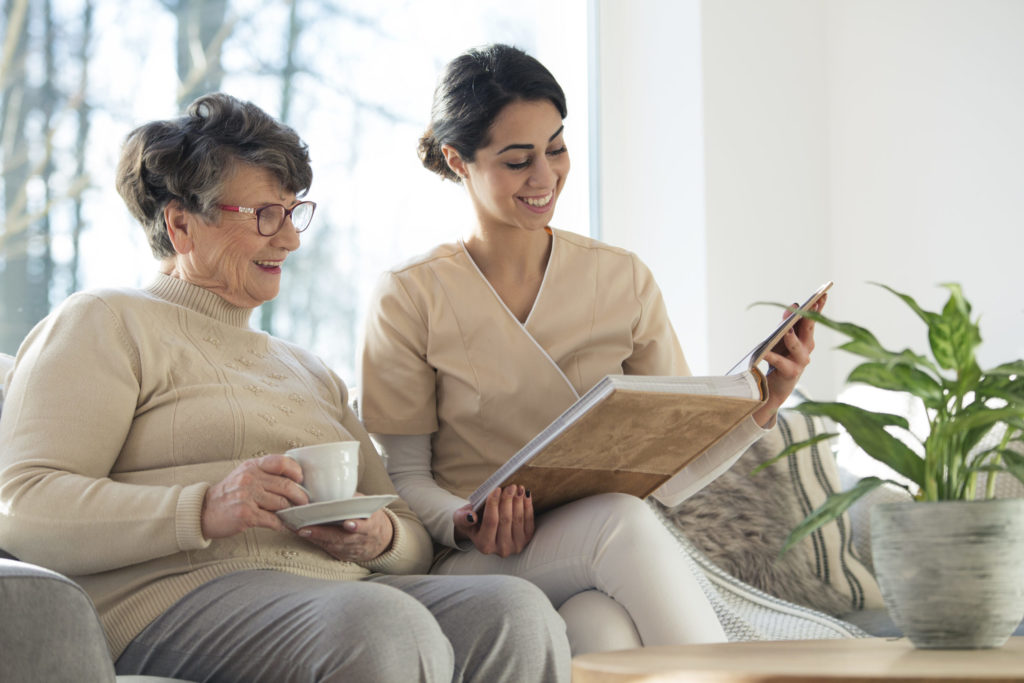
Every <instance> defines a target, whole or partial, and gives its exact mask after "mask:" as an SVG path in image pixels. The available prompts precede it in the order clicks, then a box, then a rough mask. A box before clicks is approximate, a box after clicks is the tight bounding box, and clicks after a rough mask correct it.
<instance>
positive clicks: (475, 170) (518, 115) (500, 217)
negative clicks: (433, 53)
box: [453, 100, 569, 231]
mask: <svg viewBox="0 0 1024 683" xmlns="http://www.w3.org/2000/svg"><path fill="white" fill-rule="evenodd" d="M489 133H490V136H489V142H488V144H487V145H486V146H484V147H481V148H480V149H479V150H477V152H476V159H475V160H474V161H472V162H469V163H465V162H463V161H462V160H461V159H458V160H456V161H457V163H456V164H454V165H453V167H457V168H456V171H457V172H459V173H460V174H461V175H462V176H463V179H464V182H465V184H466V188H467V190H468V192H469V195H470V199H471V200H472V202H473V207H474V209H475V210H476V214H477V218H478V220H479V222H480V228H481V229H482V230H484V231H487V230H492V229H500V228H510V227H511V228H519V229H524V230H542V229H544V228H546V227H547V226H548V224H549V223H550V221H551V218H552V216H553V215H554V211H555V206H556V204H557V203H558V195H559V193H561V191H562V187H563V186H564V185H565V179H566V176H567V175H568V174H569V152H568V149H567V148H566V146H565V140H564V138H563V126H562V117H561V114H559V112H558V109H557V108H555V106H554V105H553V104H552V103H551V102H550V101H548V100H519V101H516V102H512V103H511V104H509V105H508V106H506V107H505V108H504V109H503V110H502V111H501V113H500V114H498V116H497V118H495V119H494V123H493V124H492V125H491V127H490V130H489Z"/></svg>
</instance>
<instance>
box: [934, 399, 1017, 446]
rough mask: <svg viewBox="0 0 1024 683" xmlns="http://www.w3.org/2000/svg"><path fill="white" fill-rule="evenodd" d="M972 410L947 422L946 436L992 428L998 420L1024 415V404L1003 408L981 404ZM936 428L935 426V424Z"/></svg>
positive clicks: (944, 427)
mask: <svg viewBox="0 0 1024 683" xmlns="http://www.w3.org/2000/svg"><path fill="white" fill-rule="evenodd" d="M975 406H977V407H976V408H974V407H973V406H972V408H974V409H973V410H971V411H969V412H968V411H965V412H964V413H962V414H960V415H959V416H958V417H957V419H956V420H951V421H949V422H946V423H945V424H944V425H943V426H942V427H943V434H942V436H943V437H944V438H949V437H951V436H953V435H957V434H962V433H964V432H967V431H969V430H972V429H978V428H980V427H985V428H990V427H992V426H994V425H995V424H996V423H997V422H1006V421H1007V420H1010V419H1013V418H1022V417H1024V405H1015V406H1005V407H1002V408H989V407H986V406H983V405H981V404H975ZM933 430H934V426H933Z"/></svg>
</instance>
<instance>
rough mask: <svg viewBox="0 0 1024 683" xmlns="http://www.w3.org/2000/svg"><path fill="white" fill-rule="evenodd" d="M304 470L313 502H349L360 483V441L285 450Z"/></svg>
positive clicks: (306, 484)
mask: <svg viewBox="0 0 1024 683" xmlns="http://www.w3.org/2000/svg"><path fill="white" fill-rule="evenodd" d="M285 455H287V456H288V457H289V458H292V459H293V460H295V462H297V463H299V466H300V467H301V468H302V487H303V488H304V489H305V490H306V493H308V494H309V502H310V503H324V502H327V501H331V500H346V499H348V498H351V497H353V496H354V495H355V494H356V483H357V482H358V481H359V442H358V441H334V442H332V443H321V444H316V445H315V446H303V447H301V448H292V449H291V450H288V451H285Z"/></svg>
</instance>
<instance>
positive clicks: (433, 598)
mask: <svg viewBox="0 0 1024 683" xmlns="http://www.w3.org/2000/svg"><path fill="white" fill-rule="evenodd" d="M450 578H455V577H431V576H377V577H374V578H372V579H368V580H364V581H345V582H337V581H326V580H319V579H310V578H305V577H299V576H293V575H290V574H285V573H282V572H276V571H247V572H238V573H236V574H231V575H228V576H225V577H222V578H220V579H217V580H215V581H211V582H210V583H208V584H206V585H204V586H201V587H200V588H198V589H196V590H195V591H192V592H191V593H189V594H188V595H187V596H185V597H184V598H182V599H181V600H180V601H179V602H178V603H177V604H175V605H174V606H173V607H172V608H171V609H169V610H167V611H166V612H165V613H164V614H163V615H161V616H160V617H159V618H158V619H157V620H156V621H154V622H153V623H152V624H150V625H149V626H148V627H147V628H146V630H144V631H143V632H142V633H141V634H140V635H139V636H138V637H137V638H136V639H135V640H134V641H133V642H132V643H131V644H130V645H129V646H128V648H127V649H126V650H125V652H124V654H122V655H121V657H120V658H119V659H118V661H117V667H116V668H117V672H118V673H120V674H149V675H163V676H175V677H179V678H184V679H186V680H192V681H211V682H212V681H241V680H244V681H252V682H254V683H255V682H259V681H274V682H277V683H291V682H296V683H298V682H302V683H312V682H313V681H341V680H348V681H352V680H373V681H445V682H447V681H452V680H456V681H459V680H466V681H473V680H478V681H484V680H487V681H492V680H493V681H500V680H516V679H518V680H530V679H532V680H560V679H562V678H565V679H566V680H567V677H568V672H558V671H554V669H555V668H556V662H557V661H561V662H565V661H567V660H568V657H567V656H565V654H564V653H563V654H562V656H558V653H557V652H555V651H553V648H555V649H557V648H558V647H559V646H560V644H561V643H563V642H564V641H565V636H564V633H555V634H553V631H552V629H558V628H561V629H563V631H564V625H562V624H561V623H560V622H559V620H558V617H557V615H555V613H554V611H553V610H552V608H551V606H550V604H549V603H548V601H547V599H546V598H545V597H544V596H543V594H541V593H540V592H539V591H536V590H535V589H534V588H533V586H532V585H530V584H528V583H526V582H524V581H519V580H517V579H512V580H511V581H509V578H510V577H491V576H481V577H457V578H456V580H455V581H448V580H446V579H450ZM524 619H525V620H527V621H530V620H532V621H536V622H538V623H537V624H535V625H534V627H533V628H524V622H523V620H524ZM566 647H567V646H566ZM545 653H546V655H547V656H543V655H544V654H545ZM544 660H547V661H544ZM457 666H459V667H461V668H460V669H457V668H456V667H457ZM504 677H507V678H504Z"/></svg>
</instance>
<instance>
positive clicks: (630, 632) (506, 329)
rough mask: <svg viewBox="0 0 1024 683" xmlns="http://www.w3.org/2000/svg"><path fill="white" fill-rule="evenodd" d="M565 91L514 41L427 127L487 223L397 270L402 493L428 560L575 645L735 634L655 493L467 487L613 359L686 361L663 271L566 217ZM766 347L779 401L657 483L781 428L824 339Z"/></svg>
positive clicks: (685, 481) (375, 382)
mask: <svg viewBox="0 0 1024 683" xmlns="http://www.w3.org/2000/svg"><path fill="white" fill-rule="evenodd" d="M565 116H566V104H565V96H564V94H563V92H562V89H561V87H560V86H559V85H558V83H557V82H556V81H555V79H554V77H553V76H552V75H551V74H550V72H548V70H547V69H546V68H545V67H544V66H543V65H541V64H540V62H538V61H537V60H536V59H534V58H532V57H530V56H529V55H527V54H525V53H524V52H522V51H520V50H518V49H516V48H513V47H509V46H506V45H491V46H488V47H484V48H480V49H473V50H470V51H468V52H466V53H464V54H462V55H460V56H459V57H457V58H456V59H455V60H453V61H452V62H451V63H449V64H448V65H447V67H446V68H445V70H444V72H443V75H442V77H441V80H440V81H439V83H438V86H437V89H436V91H435V97H434V103H433V110H432V121H431V123H430V127H429V129H428V130H427V132H426V133H425V134H424V136H423V137H422V139H421V141H420V157H421V159H422V161H423V164H424V166H425V167H426V168H427V169H429V170H431V171H433V172H435V173H437V174H439V175H440V176H441V177H443V178H446V179H449V180H451V181H454V182H456V183H459V184H461V185H463V186H464V187H465V189H466V195H467V196H468V198H469V201H470V202H471V203H472V206H473V209H474V212H475V221H473V222H472V223H470V224H469V225H466V226H465V227H464V231H463V236H462V238H461V239H460V240H458V241H456V242H452V243H450V244H442V245H440V246H438V247H436V248H434V249H433V250H431V251H430V252H428V253H427V254H424V255H422V256H420V257H418V258H414V259H412V260H411V261H408V262H407V263H404V264H402V265H400V266H398V267H396V268H393V269H392V270H390V271H389V272H387V273H385V274H384V276H383V277H382V279H381V281H380V283H379V285H378V288H377V291H376V293H375V294H374V298H373V302H372V304H371V307H370V313H369V317H368V320H367V325H366V337H365V339H364V343H363V352H362V377H361V381H360V386H361V399H360V408H361V411H362V418H363V421H364V423H365V425H366V427H367V429H368V430H369V431H370V432H371V433H372V434H373V435H374V437H375V438H376V439H377V441H378V443H379V444H380V445H381V446H382V450H383V451H384V453H385V454H386V457H387V463H388V471H389V473H390V475H391V477H392V479H393V480H394V482H395V485H396V487H397V488H398V490H399V492H400V493H401V495H402V498H403V499H405V500H406V501H408V503H409V505H410V506H412V508H413V510H415V512H416V513H417V514H418V515H419V516H420V517H421V519H422V520H423V522H424V524H425V525H426V527H427V529H428V530H429V531H430V533H431V535H432V536H433V538H434V541H435V543H436V544H437V546H438V547H439V548H441V549H442V550H441V552H440V553H439V555H438V557H437V559H436V561H435V564H434V567H433V569H432V573H437V574H485V573H494V574H513V575H516V576H520V577H525V578H526V579H529V580H530V581H532V582H534V583H535V584H536V585H538V586H539V587H540V588H541V589H542V590H543V591H544V592H545V593H546V594H547V595H548V597H549V598H550V599H551V601H552V603H553V604H554V605H555V606H556V607H558V608H559V611H560V613H561V614H562V616H563V618H564V619H565V621H566V624H567V628H568V633H569V640H570V644H571V645H572V648H573V652H574V654H580V653H582V652H593V651H600V650H612V649H622V648H631V647H639V646H641V645H667V644H680V643H706V642H715V641H723V640H725V633H724V631H723V629H722V626H721V624H720V622H719V620H718V618H717V617H716V615H715V612H714V609H713V608H712V606H711V604H710V602H709V601H708V599H707V597H706V596H705V594H704V592H703V591H702V589H701V587H700V584H699V583H698V580H697V578H696V575H695V573H694V569H693V568H692V566H691V564H690V563H689V562H688V560H687V558H686V556H685V554H684V553H683V551H682V550H681V548H680V547H679V545H678V543H677V542H676V541H675V540H674V539H673V537H672V536H671V534H670V533H669V532H668V531H667V530H666V529H665V527H664V526H663V525H662V523H661V522H660V521H659V519H658V518H657V517H656V516H655V515H654V513H653V511H652V510H651V509H650V508H649V507H648V505H647V504H646V503H645V502H643V501H642V500H640V499H638V498H636V497H633V496H629V495H625V494H602V495H597V496H592V497H589V498H585V499H582V500H578V501H576V502H573V503H569V504H566V505H563V506H561V507H558V508H555V509H553V510H550V511H547V512H544V513H543V514H537V515H534V511H533V506H532V501H531V498H530V492H529V491H526V490H524V489H523V488H522V487H520V486H508V487H506V488H504V489H499V490H496V491H495V492H494V493H493V494H492V495H491V497H490V498H489V499H488V500H487V503H486V506H485V508H484V510H483V512H482V514H474V513H473V512H472V510H471V509H470V507H469V506H468V504H467V497H468V496H469V494H470V493H471V492H472V491H473V490H474V489H475V488H476V487H477V486H479V485H480V484H481V483H482V482H483V481H484V480H485V479H486V478H487V477H488V476H490V475H491V473H493V472H494V470H495V469H497V468H498V467H499V466H500V465H501V464H502V463H504V462H505V461H506V460H507V459H508V458H509V457H510V456H512V455H513V454H514V453H515V452H516V451H517V450H518V449H519V448H520V447H521V446H522V445H523V444H525V443H526V442H527V441H529V440H530V439H531V438H532V437H533V436H534V435H536V434H537V433H538V432H539V431H541V430H542V429H544V428H545V427H546V426H547V425H548V424H550V423H551V422H552V421H553V420H554V419H555V418H556V417H558V415H560V414H561V413H562V411H564V410H565V409H566V408H567V407H568V406H570V405H571V404H572V403H573V402H574V401H575V400H576V399H577V398H579V397H580V396H581V395H582V394H583V393H584V392H586V391H587V390H588V389H589V388H590V387H591V386H593V385H594V384H595V383H596V382H597V381H598V380H600V379H601V378H602V377H604V376H605V375H608V374H621V373H625V374H646V375H688V374H690V370H689V368H688V367H687V364H686V360H685V358H684V356H683V352H682V349H681V348H680V345H679V341H678V339H677V338H676V335H675V332H674V331H673V329H672V325H671V323H670V321H669V319H668V315H667V313H666V310H665V305H664V302H663V300H662V295H661V292H660V290H659V289H658V285H657V284H656V283H655V281H654V278H653V277H652V275H651V272H650V271H649V270H648V268H647V267H646V266H645V265H644V264H643V263H642V262H641V261H640V259H638V258H637V256H636V255H635V254H632V253H630V252H628V251H626V250H623V249H619V248H616V247H613V246H610V245H607V244H603V243H601V242H598V241H596V240H593V239H590V238H588V237H583V236H581V235H580V234H577V233H573V232H566V231H563V230H559V229H555V228H553V227H551V219H552V216H553V214H554V211H555V206H556V204H557V202H558V197H559V195H560V194H561V192H562V189H563V187H564V186H565V182H566V177H567V176H568V173H569V150H568V147H567V144H566V134H565V127H564V125H563V119H564V118H565ZM784 341H785V350H784V352H782V353H769V354H768V356H767V361H768V362H769V363H770V364H771V365H772V366H773V367H774V368H775V371H774V372H772V373H771V374H770V375H769V389H770V396H769V398H768V400H767V402H766V403H765V404H764V405H763V406H762V407H761V408H759V409H758V411H757V412H756V413H755V414H754V415H753V416H752V418H751V419H750V420H749V421H748V423H746V424H745V425H743V426H742V427H741V428H740V429H739V430H737V431H736V432H735V433H734V435H733V438H732V439H730V440H729V442H728V443H724V444H721V445H720V447H719V448H717V449H716V450H715V451H714V452H708V453H707V454H705V455H704V456H702V457H701V460H704V462H703V463H697V464H698V466H697V467H696V468H694V467H693V466H691V467H688V468H687V470H686V471H687V472H689V473H690V474H689V475H687V477H689V478H684V477H681V476H679V477H677V478H674V479H673V480H670V481H669V482H667V483H666V484H665V485H664V486H663V487H662V488H660V489H659V490H658V491H657V492H656V493H655V494H654V495H655V497H656V498H658V500H660V501H662V502H663V503H665V504H667V505H673V504H677V503H679V502H681V500H682V499H684V498H685V497H686V496H688V495H690V494H691V493H693V491H694V486H695V484H694V481H693V480H692V472H694V471H702V472H704V473H705V474H706V475H707V476H713V474H714V473H716V472H721V471H723V470H724V469H725V468H727V467H728V466H729V465H730V464H731V463H732V462H733V461H735V459H736V458H737V457H739V455H740V454H741V453H742V452H743V451H744V450H745V449H746V447H747V446H748V445H749V444H751V443H752V442H753V441H755V440H756V439H758V438H759V437H760V436H761V435H762V434H764V433H765V428H771V427H772V426H773V425H774V421H775V413H776V411H777V410H778V408H779V406H780V405H782V403H783V401H785V399H786V397H787V396H789V394H790V392H791V391H792V390H793V388H794V387H795V386H796V383H797V380H798V379H799V378H800V375H801V373H802V372H803V370H804V368H805V367H806V365H807V363H808V361H809V360H810V353H811V350H812V349H813V347H814V336H813V323H812V322H811V321H809V320H802V321H800V322H799V323H798V324H797V325H796V326H795V327H794V329H793V331H792V332H790V333H789V334H788V335H787V336H786V338H785V340H784Z"/></svg>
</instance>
